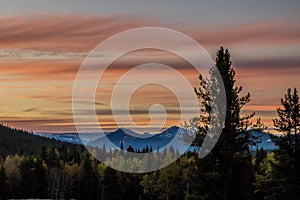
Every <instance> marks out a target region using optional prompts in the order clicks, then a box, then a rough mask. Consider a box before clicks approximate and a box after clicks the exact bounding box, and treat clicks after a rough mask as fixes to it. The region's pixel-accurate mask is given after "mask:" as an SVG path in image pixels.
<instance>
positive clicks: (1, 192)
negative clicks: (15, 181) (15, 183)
mask: <svg viewBox="0 0 300 200" xmlns="http://www.w3.org/2000/svg"><path fill="white" fill-rule="evenodd" d="M6 192H7V191H6V175H5V168H4V167H3V166H1V165H0V199H6Z"/></svg>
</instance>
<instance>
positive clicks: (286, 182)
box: [268, 88, 300, 199]
mask: <svg viewBox="0 0 300 200" xmlns="http://www.w3.org/2000/svg"><path fill="white" fill-rule="evenodd" d="M281 105H282V108H278V109H277V114H278V118H276V119H274V120H273V123H274V126H275V129H276V130H277V131H279V132H281V133H283V136H281V137H274V136H273V141H274V142H275V143H276V144H277V145H278V146H279V149H278V150H277V151H275V160H276V162H274V163H273V173H272V179H273V187H272V188H271V192H270V193H271V195H270V196H269V197H268V198H269V199H283V198H288V199H297V198H299V197H300V172H299V169H300V140H299V138H300V104H299V96H298V91H297V89H296V88H295V89H294V90H293V91H292V90H291V89H290V88H289V89H288V90H287V93H286V94H285V96H284V98H282V99H281Z"/></svg>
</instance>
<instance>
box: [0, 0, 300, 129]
mask: <svg viewBox="0 0 300 200" xmlns="http://www.w3.org/2000/svg"><path fill="white" fill-rule="evenodd" d="M299 8H300V2H299V1H296V0H290V1H279V0H268V1H262V2H261V1H257V0H255V1H245V2H241V1H237V0H230V1H226V2H225V1H220V2H217V1H196V0H195V1H194V0H192V1H186V2H184V1H179V0H168V1H156V0H154V1H133V0H132V1H118V2H117V1H115V2H109V1H107V2H104V1H100V0H98V1H95V0H94V1H79V0H65V1H60V2H55V1H45V0H39V1H33V0H27V1H18V0H10V1H8V0H6V1H2V2H1V6H0V83H1V85H0V92H1V98H0V104H1V106H0V122H2V123H4V124H9V125H11V126H13V127H17V128H22V129H26V130H32V131H47V132H74V131H75V127H74V121H73V114H72V91H73V84H74V80H75V76H76V73H77V70H78V69H79V67H80V65H81V63H82V61H83V60H84V58H85V57H86V56H87V55H88V53H89V52H90V51H91V50H92V49H93V48H94V47H95V46H96V45H97V44H99V43H100V42H101V41H103V40H104V39H106V38H108V37H110V36H112V35H114V34H117V33H119V32H120V31H125V30H128V29H131V28H138V27H148V26H155V27H164V28H171V29H174V30H177V31H180V32H182V33H185V34H187V35H188V36H190V37H192V38H193V39H195V40H196V41H198V42H199V43H200V44H201V45H202V46H203V47H204V48H205V49H206V50H207V51H208V53H209V54H210V55H211V57H212V58H213V59H214V58H215V53H216V51H217V50H218V49H219V47H220V46H224V48H228V49H229V51H230V53H231V55H232V61H233V66H234V68H235V70H236V73H237V74H236V78H237V84H238V85H242V86H243V88H244V92H245V93H246V92H250V94H251V103H250V104H249V105H247V106H246V107H245V108H244V113H250V112H252V111H255V112H256V117H255V118H257V117H261V118H262V121H263V122H264V123H265V124H266V125H267V126H268V127H269V128H272V119H273V118H274V117H276V108H278V107H279V106H280V98H281V97H282V96H283V95H284V93H285V92H286V90H287V88H289V87H291V88H294V87H297V88H298V89H300V82H299V75H300V23H299V19H300V12H299ZM147 62H162V63H164V64H168V65H170V66H172V67H174V68H176V69H178V70H179V71H180V72H181V73H182V74H184V75H185V76H186V77H187V78H188V79H189V81H190V82H191V84H192V85H194V86H197V84H198V74H197V72H196V71H195V70H193V69H192V68H191V67H190V66H189V64H188V63H186V62H185V61H184V60H182V59H180V58H179V57H177V56H175V55H172V54H170V53H168V52H163V51H150V50H149V51H140V52H131V53H129V54H128V55H126V56H123V57H121V58H119V59H118V60H116V61H115V62H114V63H113V64H112V66H110V70H109V71H108V72H107V76H106V78H105V79H104V80H103V81H104V82H105V81H106V83H107V84H108V85H109V84H113V83H114V82H115V81H117V80H118V79H119V78H120V77H121V76H122V75H123V74H124V73H125V72H126V71H128V69H130V68H131V67H133V66H136V65H138V64H144V63H147ZM100 67H101V66H100ZM153 70H154V71H155V70H156V71H157V73H161V74H163V73H164V72H161V71H159V69H157V68H153ZM165 75H166V76H167V75H168V74H167V73H166V74H165ZM136 76H137V78H139V77H140V76H141V75H140V74H137V75H136ZM134 95H136V96H135V97H136V98H132V101H131V103H132V106H133V107H132V110H131V111H130V112H131V114H132V118H133V120H134V121H135V122H136V123H138V124H140V125H144V124H147V123H149V116H148V109H149V106H151V105H152V104H155V103H160V104H163V105H165V106H166V108H167V111H168V112H167V113H168V120H167V122H166V124H165V127H168V126H171V125H176V123H178V116H179V115H180V112H179V111H180V110H179V109H178V102H177V100H176V98H175V97H174V94H172V93H171V92H170V91H169V90H167V89H166V88H163V87H160V86H153V85H152V86H145V87H143V88H140V89H139V90H137V91H136V92H135V94H134ZM109 101H110V98H109V91H103V90H99V91H97V95H96V108H97V116H98V117H99V122H100V123H102V125H103V126H104V127H105V130H108V131H109V130H113V129H115V128H117V126H116V124H115V123H114V122H113V118H112V116H111V112H110V110H109V107H108V106H107V105H108V102H109ZM119 126H122V127H128V128H130V125H129V124H126V122H125V123H124V124H121V125H119ZM87 127H88V126H87ZM89 127H92V129H89V128H87V131H96V130H97V129H94V128H95V127H96V125H95V124H91V125H89Z"/></svg>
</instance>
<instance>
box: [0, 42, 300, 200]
mask: <svg viewBox="0 0 300 200" xmlns="http://www.w3.org/2000/svg"><path fill="white" fill-rule="evenodd" d="M214 70H219V71H220V74H221V76H222V79H223V82H224V85H225V91H226V98H227V102H226V118H225V123H224V127H223V131H222V134H221V137H220V138H219V140H218V142H217V144H216V145H215V147H214V148H213V150H212V151H211V152H210V153H209V154H208V155H207V156H206V157H204V158H201V159H200V158H199V156H198V154H197V153H196V152H187V153H185V154H184V155H182V156H181V157H180V158H179V159H177V160H176V162H174V163H172V164H171V165H169V166H167V167H165V168H162V169H160V170H158V171H155V172H151V173H145V174H132V173H124V172H120V171H116V170H114V169H112V168H110V167H107V166H106V165H104V164H103V163H100V162H99V161H97V160H96V159H95V158H94V157H92V156H91V155H90V154H89V152H87V150H86V149H85V148H84V147H83V146H81V145H73V144H67V143H63V142H58V141H55V140H51V139H47V138H43V137H40V136H36V135H33V134H32V133H28V132H26V131H22V130H17V129H12V128H9V127H7V126H4V125H1V126H0V199H7V198H51V199H100V200H101V199H104V200H115V199H119V200H121V199H123V200H128V199H132V200H139V199H146V200H155V199H166V200H200V199H201V200H204V199H205V200H220V199H224V200H227V199H228V200H235V199H236V200H240V199H244V200H246V199H249V200H250V199H257V200H266V199H267V200H279V199H289V200H290V199H291V200H295V199H300V171H299V169H300V109H299V108H300V105H299V96H298V91H297V89H296V88H295V89H293V90H292V89H288V90H287V93H286V94H284V96H283V98H282V99H281V107H280V108H278V109H277V117H276V118H274V120H273V123H274V127H275V129H276V130H277V131H278V132H281V133H282V136H281V137H272V139H273V141H274V142H275V143H276V144H277V145H278V146H279V149H277V150H274V151H273V152H266V151H265V150H264V149H257V150H256V153H255V155H253V154H251V152H250V150H249V144H250V142H251V141H250V140H249V131H250V130H252V129H259V130H263V129H265V128H266V127H265V126H264V125H263V124H262V123H261V122H260V120H257V122H256V123H252V118H253V116H254V113H253V114H250V115H247V116H242V115H241V111H242V108H243V106H244V105H246V104H247V103H249V101H250V94H249V93H246V94H245V95H244V96H243V95H241V94H242V93H243V91H242V87H239V86H237V85H236V80H235V70H234V69H233V68H232V65H231V56H230V53H229V51H228V50H225V49H223V48H222V47H221V48H220V49H219V50H218V52H217V56H216V67H215V68H214V67H212V68H211V70H210V74H211V77H209V78H204V77H202V76H200V77H199V80H200V84H199V87H197V88H195V92H196V94H197V96H198V97H199V101H201V104H202V113H203V115H201V116H200V121H201V123H199V125H198V126H199V127H198V132H197V136H196V139H195V141H194V143H195V145H198V146H201V144H202V142H203V138H204V136H205V135H206V134H207V130H208V127H209V126H210V125H211V124H210V119H211V108H212V105H211V104H210V102H211V101H210V100H211V98H213V96H212V94H210V93H209V92H208V91H207V88H208V85H209V84H214V85H218V84H219V83H218V80H217V79H215V78H214V77H213V75H214V73H215V72H214ZM278 101H280V100H278ZM220 109H221V108H220ZM150 149H151V147H150V148H148V149H147V150H146V149H145V150H144V151H147V152H152V150H150ZM127 151H128V152H130V151H133V148H131V149H127ZM127 151H126V150H124V151H123V152H118V151H116V152H106V151H103V153H104V154H105V153H106V154H112V156H114V155H113V154H118V153H124V154H126V152H127ZM175 153H176V152H174V154H175ZM153 154H155V153H154V152H153ZM159 156H160V155H157V157H159ZM161 159H167V158H164V157H161Z"/></svg>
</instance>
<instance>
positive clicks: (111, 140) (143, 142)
mask: <svg viewBox="0 0 300 200" xmlns="http://www.w3.org/2000/svg"><path fill="white" fill-rule="evenodd" d="M185 133H188V134H189V135H190V136H191V135H192V134H193V133H191V132H187V131H186V130H185V129H183V128H179V127H177V126H173V127H171V128H169V129H166V130H164V131H162V132H161V133H158V134H150V133H144V134H139V133H136V132H134V131H132V130H130V129H125V128H120V129H117V130H116V131H114V132H106V133H86V134H80V137H79V135H78V134H77V133H63V134H58V133H45V132H43V133H41V132H39V133H36V134H37V135H40V136H43V137H47V138H51V139H55V140H58V141H63V142H68V143H73V144H85V145H89V146H94V147H100V148H101V147H103V146H104V145H105V147H106V148H107V149H114V148H116V146H117V147H120V146H121V143H122V146H123V148H124V149H127V148H128V147H129V146H132V147H133V148H134V149H140V150H142V149H143V148H145V147H146V146H148V147H152V149H153V150H156V149H158V148H160V149H161V148H169V147H170V146H172V147H173V148H176V150H178V151H179V152H181V153H182V152H185V151H186V150H190V151H194V150H196V149H199V148H197V147H193V146H191V147H189V145H188V144H187V143H185V142H184V141H183V135H184V134H185ZM104 136H106V137H104ZM250 140H251V141H252V142H253V143H256V144H251V145H250V146H249V148H250V150H251V151H255V150H256V148H259V149H260V148H263V149H265V150H268V151H272V150H275V149H277V148H278V147H277V146H276V145H275V144H274V142H273V141H272V140H271V137H270V135H269V134H268V133H266V132H259V131H251V135H250ZM170 141H172V145H170V144H169V142H170Z"/></svg>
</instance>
